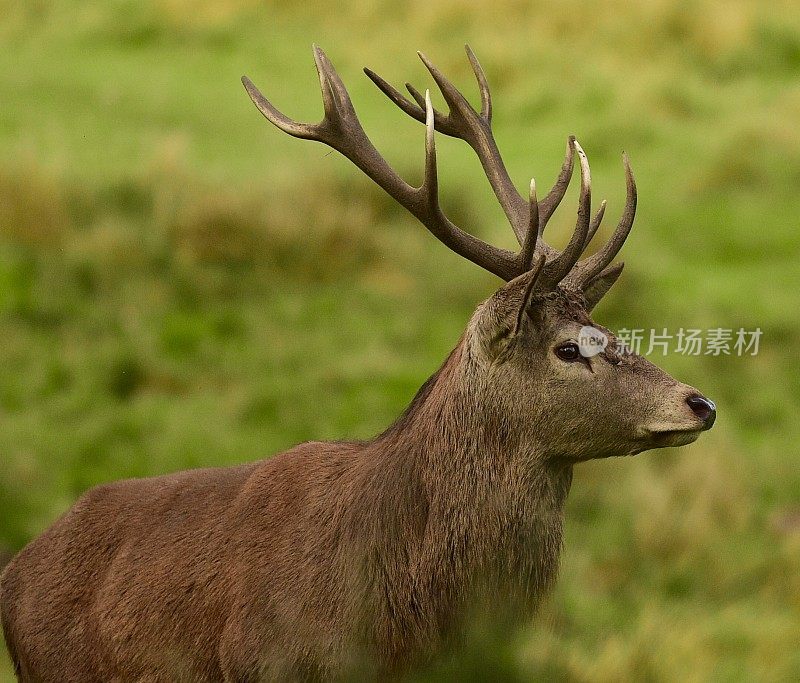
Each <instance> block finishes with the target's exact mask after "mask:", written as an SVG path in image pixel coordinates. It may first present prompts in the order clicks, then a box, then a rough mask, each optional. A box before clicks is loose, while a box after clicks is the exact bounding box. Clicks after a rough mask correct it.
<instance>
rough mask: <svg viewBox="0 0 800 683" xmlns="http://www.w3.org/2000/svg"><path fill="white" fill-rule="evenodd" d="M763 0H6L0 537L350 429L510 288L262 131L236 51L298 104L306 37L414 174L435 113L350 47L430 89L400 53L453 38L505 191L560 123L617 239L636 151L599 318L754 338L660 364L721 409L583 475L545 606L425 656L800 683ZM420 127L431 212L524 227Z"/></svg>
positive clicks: (785, 241)
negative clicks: (481, 107) (701, 427)
mask: <svg viewBox="0 0 800 683" xmlns="http://www.w3.org/2000/svg"><path fill="white" fill-rule="evenodd" d="M766 7H767V5H765V4H764V3H759V2H756V1H755V0H752V1H749V2H748V1H744V0H740V1H736V2H722V1H721V0H720V1H715V0H685V1H682V2H666V1H659V0H644V1H643V2H640V3H637V4H636V5H635V6H633V7H632V6H630V5H629V4H628V3H623V2H610V1H606V2H602V1H595V2H588V1H578V0H560V1H559V2H539V3H526V2H522V1H520V0H496V1H495V2H494V3H492V4H491V6H490V5H489V4H488V3H487V4H485V5H480V6H478V5H475V6H472V5H471V4H468V3H459V2H455V1H454V0H427V1H426V2H421V1H417V0H410V1H409V2H405V3H401V4H398V3H390V2H375V3H368V2H365V1H364V0H352V1H350V2H344V3H338V4H337V5H336V6H335V7H334V6H333V5H331V6H330V7H328V8H327V9H326V8H324V7H322V6H321V5H319V4H317V5H316V6H314V7H313V9H312V8H311V7H310V6H309V7H307V8H301V6H300V5H298V6H295V5H294V3H289V2H275V3H264V2H255V1H254V0H252V1H251V0H214V1H211V0H194V2H190V1H189V0H162V1H161V2H156V1H155V0H153V1H150V2H147V1H145V0H138V1H133V0H113V1H107V2H105V3H91V2H89V3H87V2H83V3H79V2H74V1H71V0H69V1H68V0H50V1H49V2H43V1H42V0H30V1H29V2H26V3H17V2H11V0H0V17H2V19H0V340H1V342H2V346H1V347H0V348H2V356H1V358H2V363H0V454H1V455H0V552H6V553H7V552H13V551H16V550H18V549H19V548H20V547H22V545H24V544H25V543H26V542H27V541H28V540H29V539H31V538H32V537H33V536H35V535H36V534H38V533H39V532H40V531H42V530H43V529H44V528H45V527H46V526H47V525H48V524H49V523H51V522H52V521H53V520H54V519H55V518H56V517H57V516H58V515H59V514H60V513H61V512H62V511H63V510H65V509H66V508H67V507H68V506H69V505H70V504H71V503H72V502H73V501H74V499H75V498H76V497H77V496H78V495H79V494H80V493H81V492H82V491H84V490H85V489H86V488H88V487H90V486H92V485H94V484H96V483H98V482H102V481H107V480H111V479H118V478H123V477H133V476H147V475H155V474H160V473H163V472H169V471H173V470H177V469H182V468H188V467H196V466H205V465H224V464H228V463H236V462H241V461H244V460H252V459H256V458H259V457H264V456H266V455H269V454H271V453H274V452H276V451H278V450H280V449H283V448H285V447H287V446H290V445H291V444H294V443H296V442H298V441H301V440H306V439H309V438H331V439H336V438H354V437H369V436H371V435H373V434H375V433H376V432H378V431H380V430H381V429H382V428H383V427H384V426H386V425H387V424H388V423H389V422H390V421H391V420H392V419H393V418H394V416H396V415H397V414H398V413H399V412H400V411H401V410H402V409H403V407H404V406H405V405H406V404H407V403H408V401H409V400H410V399H411V397H412V396H413V394H414V392H415V391H416V389H417V387H418V386H419V385H420V384H421V383H422V382H423V381H424V380H425V379H426V378H427V376H428V375H429V374H431V373H432V372H433V371H434V370H435V369H436V368H437V367H438V364H439V363H440V362H441V361H442V360H443V359H444V358H445V356H446V354H447V353H448V352H449V350H450V349H451V348H452V346H453V345H455V343H456V341H457V339H458V337H459V335H460V333H461V331H462V328H463V326H464V324H465V323H466V321H467V319H468V317H469V315H470V313H471V311H472V309H473V307H474V306H475V305H476V304H477V302H478V301H480V300H481V299H482V298H483V297H485V296H487V295H488V294H489V293H490V292H491V291H492V289H493V288H494V287H495V286H496V285H497V282H496V281H494V280H493V279H492V278H491V277H490V276H488V275H486V274H483V273H480V272H478V269H477V268H475V267H473V266H471V265H470V264H467V263H462V262H461V261H460V260H459V259H458V257H456V256H455V255H453V254H451V253H450V252H449V251H447V250H446V249H445V248H444V247H442V246H441V245H439V244H438V243H437V242H436V241H435V240H434V239H433V238H432V237H430V236H429V235H428V234H427V233H426V232H425V230H424V229H423V228H422V227H421V226H419V225H417V224H415V223H414V222H413V219H411V218H410V217H408V216H406V215H405V214H404V213H403V212H402V210H401V209H399V208H396V207H395V206H393V205H392V204H391V202H390V201H389V200H387V199H386V198H385V197H384V196H383V195H382V194H381V193H380V191H379V190H378V189H377V188H374V187H373V186H371V185H370V184H369V182H368V181H367V180H366V179H364V178H362V177H361V176H360V174H359V172H358V171H356V170H355V169H353V168H351V167H350V166H349V162H347V161H345V160H343V159H340V158H339V157H338V156H336V155H335V154H330V153H329V152H328V150H327V149H326V148H323V147H322V146H320V145H316V144H312V143H309V142H301V141H296V140H292V139H290V138H288V137H287V136H284V135H283V134H281V133H279V132H278V131H277V130H276V129H274V128H272V127H271V126H269V124H268V123H267V122H266V121H264V120H263V119H262V118H261V117H260V115H259V114H258V113H257V112H256V111H255V109H254V108H253V106H252V104H251V103H250V101H249V99H248V98H247V96H246V95H245V93H244V91H243V89H242V87H241V85H240V83H239V77H240V76H241V75H242V74H243V73H246V74H248V75H249V76H250V77H251V78H252V79H253V80H254V82H255V83H256V84H257V85H258V86H259V87H260V88H261V89H262V90H263V91H264V92H265V93H266V94H267V95H268V96H270V97H271V98H272V100H273V101H274V102H275V103H276V104H277V105H278V106H279V107H281V108H282V109H283V110H284V111H285V112H287V113H288V114H289V115H291V116H295V117H298V118H301V119H317V118H318V117H319V116H320V112H321V104H320V99H319V98H320V96H319V92H318V85H317V83H316V76H315V73H314V67H313V59H312V56H311V50H310V47H311V43H312V42H317V43H319V44H320V45H322V46H323V47H324V48H325V49H326V51H327V52H328V55H329V56H330V58H331V59H332V61H333V62H334V64H335V65H336V67H337V69H338V70H339V72H340V74H341V75H342V77H343V78H344V80H345V82H346V83H347V85H348V87H349V89H350V92H351V94H352V96H353V100H354V102H355V105H356V108H357V110H358V111H359V114H360V117H361V119H362V121H363V122H364V125H365V128H366V129H367V131H368V132H369V133H370V134H371V135H372V137H373V140H374V141H375V142H376V144H377V146H378V147H379V149H382V150H384V151H385V152H386V155H387V157H388V158H389V159H390V160H391V161H392V162H393V163H394V164H395V165H396V166H397V167H398V168H400V169H402V170H403V172H404V173H405V175H406V177H408V178H409V179H412V180H417V179H418V178H419V177H420V172H421V163H422V128H421V126H419V125H418V124H416V123H415V122H412V121H410V120H406V119H405V117H404V115H402V114H401V113H400V112H399V111H397V110H395V109H394V107H393V106H392V105H390V103H388V101H386V100H385V99H384V97H383V96H382V95H381V94H380V93H379V92H378V91H377V90H376V89H375V88H374V86H373V85H372V84H371V83H370V82H369V81H368V79H367V78H366V77H365V76H364V75H363V74H362V73H361V72H360V69H361V67H362V66H365V65H367V66H370V67H371V68H373V69H375V70H376V71H377V72H378V73H380V74H382V75H384V76H385V77H386V78H387V79H389V80H390V81H391V82H393V83H395V84H402V83H403V82H405V80H411V81H412V82H414V83H416V84H417V85H418V86H420V85H423V84H427V83H428V81H426V80H425V72H424V69H423V67H422V65H421V64H420V63H419V61H418V60H417V58H416V55H415V54H414V51H415V50H417V49H421V50H424V51H425V52H426V53H427V54H428V55H429V56H430V57H431V58H432V59H433V60H434V61H435V62H437V63H438V64H439V65H440V67H441V68H442V69H443V70H444V71H445V72H446V73H448V74H450V75H451V76H452V77H453V79H454V80H455V81H456V82H457V83H458V84H459V85H461V86H463V87H464V89H465V91H466V92H469V93H473V94H474V92H475V91H474V86H473V83H472V81H471V74H470V71H469V65H468V63H467V61H466V59H465V57H464V54H463V44H464V43H465V42H469V43H470V45H471V46H472V47H473V49H474V50H475V52H476V53H477V54H478V56H479V57H480V59H481V61H482V63H483V65H484V68H485V69H486V71H487V74H488V76H489V79H490V83H491V84H492V86H493V92H494V101H495V130H496V135H497V138H498V141H499V144H500V147H501V149H503V150H504V152H505V158H506V161H507V164H508V166H509V169H510V171H511V173H512V176H513V177H514V178H515V179H517V181H518V183H519V185H520V187H524V185H525V183H526V182H527V179H528V178H530V176H531V175H534V176H535V177H536V178H537V181H538V183H539V185H540V186H542V187H543V186H546V185H549V183H550V182H551V181H552V179H553V178H554V177H555V174H556V171H557V170H558V167H559V165H560V162H561V157H562V154H563V146H564V142H565V139H566V136H567V135H568V134H570V133H574V134H576V135H577V136H578V138H579V139H580V141H581V143H582V145H583V147H584V149H586V151H587V153H588V155H589V158H590V160H591V162H592V171H593V178H594V186H595V195H596V196H598V197H604V196H605V197H607V198H608V199H609V214H610V220H608V226H606V228H605V230H606V231H608V230H610V227H609V226H613V224H614V222H615V219H616V215H617V212H618V211H619V209H620V207H621V204H622V197H623V193H624V186H623V182H622V167H621V162H620V153H621V151H622V149H623V148H624V149H625V150H627V151H628V152H629V154H630V155H631V159H632V162H633V165H634V168H635V171H636V173H637V179H638V182H639V188H640V198H641V199H640V212H639V218H638V220H637V226H636V228H635V229H634V232H633V235H632V237H631V239H630V240H629V242H628V245H627V246H626V248H625V251H624V252H623V253H624V257H625V261H626V262H627V268H626V273H625V274H624V276H623V278H622V280H621V281H620V283H619V284H618V285H617V287H616V288H615V291H614V293H613V294H612V295H610V296H609V297H608V300H607V301H605V302H604V303H603V304H602V305H601V307H600V308H599V310H598V311H597V318H598V320H600V321H602V322H603V323H604V324H606V325H608V326H609V327H611V328H619V327H623V326H625V327H634V326H636V327H641V328H653V327H655V328H662V327H665V326H666V327H667V328H670V329H673V330H674V329H677V328H679V327H699V328H709V327H720V326H721V327H726V328H736V327H739V326H743V327H745V328H748V329H752V328H755V327H756V326H760V327H761V329H762V330H763V331H764V336H763V338H762V347H761V352H760V353H759V355H758V356H756V357H753V358H751V357H747V358H737V357H735V356H733V357H710V356H704V357H681V356H677V355H671V356H668V357H666V358H663V359H660V358H659V359H656V360H657V362H659V363H660V364H661V365H663V366H664V367H666V368H667V369H669V370H670V371H671V372H673V373H674V374H675V375H677V376H678V377H680V378H681V379H684V380H685V381H687V382H690V383H692V384H694V385H695V386H698V387H700V388H701V389H702V390H703V391H704V392H705V393H706V394H707V395H709V396H711V397H713V398H714V399H715V400H716V401H717V403H718V406H719V413H720V417H719V419H718V421H717V426H716V427H715V429H714V430H713V431H712V432H710V433H709V434H707V435H704V436H703V438H701V440H700V442H698V443H696V444H694V445H692V446H689V447H687V448H685V449H682V450H680V451H660V452H653V453H649V454H643V455H641V456H639V457H637V458H634V459H626V460H618V461H611V462H599V463H591V464H588V465H585V466H581V467H579V468H577V470H576V473H575V475H576V476H575V482H574V484H573V489H572V493H571V496H570V501H569V505H568V508H567V520H568V524H567V534H566V551H565V554H564V563H563V570H562V576H561V580H560V583H559V586H558V589H557V590H556V592H555V594H554V595H553V597H552V599H551V600H550V601H549V603H548V606H547V608H546V609H545V612H544V614H543V615H542V617H541V618H540V619H539V621H538V622H537V623H536V624H535V625H534V626H532V627H531V628H530V629H529V630H527V631H525V632H524V633H522V634H520V636H519V638H518V639H517V641H515V642H512V643H507V642H501V643H496V642H495V643H492V644H491V646H487V648H485V649H486V651H485V652H481V653H480V654H478V653H472V655H471V656H466V655H465V658H464V659H463V661H460V662H458V663H457V665H452V667H455V668H450V669H448V668H447V665H446V664H445V665H443V666H444V667H445V668H444V669H443V670H441V671H438V672H434V673H432V674H431V676H436V675H447V674H448V672H449V673H450V674H452V671H453V670H455V669H456V668H460V671H461V675H462V676H464V675H466V674H465V673H464V671H465V670H467V671H472V672H473V675H474V676H476V677H478V676H480V675H481V672H483V674H484V675H486V674H487V672H488V671H490V670H493V671H494V672H495V674H496V675H499V674H497V671H498V670H502V671H503V672H505V673H504V674H503V675H504V676H505V677H506V678H511V677H512V676H514V675H516V676H517V677H518V678H519V679H521V680H526V679H528V680H529V679H531V678H538V679H542V680H545V679H546V680H554V679H557V680H574V681H620V680H652V681H662V680H663V681H671V680H676V681H677V680H680V681H705V680H720V681H736V680H761V681H790V680H800V648H799V647H798V645H800V517H798V515H797V513H798V510H800V454H798V447H797V444H798V443H800V420H799V419H798V409H800V378H799V377H798V372H797V360H796V355H797V349H798V345H800V308H798V296H797V295H798V290H800V265H798V263H799V257H800V225H798V215H800V198H799V197H798V191H797V189H798V186H799V185H800V129H799V128H798V125H797V124H798V121H800V9H798V7H797V5H796V4H794V3H789V2H775V3H770V4H769V5H768V10H767V9H765V8H766ZM439 149H440V153H439V158H440V168H441V171H440V177H441V179H442V185H443V188H442V193H443V203H444V205H445V208H446V209H447V210H449V212H450V213H451V215H452V216H454V218H455V219H456V221H457V222H458V223H459V224H460V225H462V226H463V227H465V228H467V229H470V230H473V231H474V232H476V233H477V234H479V235H480V236H482V237H484V238H486V239H491V240H493V241H494V242H496V243H499V244H505V245H507V246H511V244H512V240H511V231H510V229H509V228H508V227H507V226H506V224H505V223H504V221H503V219H502V216H501V213H500V211H499V209H497V208H496V207H495V206H494V204H493V199H492V197H491V192H490V190H489V189H488V185H487V183H486V182H485V180H484V179H483V177H482V175H481V172H480V168H479V165H478V164H477V162H476V161H475V160H474V159H473V158H472V156H471V153H470V152H469V150H468V148H466V145H463V143H462V144H459V143H458V142H457V141H451V140H445V139H441V138H440V139H439ZM574 206H575V203H574V192H573V194H571V195H570V196H569V197H568V198H567V200H565V202H564V208H563V209H562V210H561V211H560V213H559V214H557V216H556V218H555V219H554V221H553V223H552V227H551V228H549V230H552V232H551V233H550V239H551V240H554V241H555V242H557V243H563V241H564V240H565V239H566V235H567V230H568V228H569V227H570V226H571V225H572V223H573V222H574V209H573V207H574ZM10 677H11V672H10V667H9V665H8V663H7V661H6V660H5V659H2V663H0V679H8V680H10Z"/></svg>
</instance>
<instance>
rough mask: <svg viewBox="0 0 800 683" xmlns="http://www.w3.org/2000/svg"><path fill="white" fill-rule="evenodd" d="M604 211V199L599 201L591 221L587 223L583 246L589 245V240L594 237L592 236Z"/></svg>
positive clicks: (595, 232)
mask: <svg viewBox="0 0 800 683" xmlns="http://www.w3.org/2000/svg"><path fill="white" fill-rule="evenodd" d="M605 212H606V200H605V199H604V200H603V201H602V202H600V208H599V209H598V210H597V213H596V214H595V215H594V218H592V222H591V223H590V224H589V231H588V232H587V233H586V242H585V243H584V245H583V248H584V249H586V247H588V246H589V242H591V241H592V240H593V239H594V236H595V235H596V234H597V230H598V228H599V227H600V223H602V222H603V215H604V214H605Z"/></svg>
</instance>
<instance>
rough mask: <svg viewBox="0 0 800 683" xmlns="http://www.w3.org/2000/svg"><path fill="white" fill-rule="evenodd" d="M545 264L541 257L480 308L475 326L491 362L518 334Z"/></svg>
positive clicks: (479, 339)
mask: <svg viewBox="0 0 800 683" xmlns="http://www.w3.org/2000/svg"><path fill="white" fill-rule="evenodd" d="M543 265H544V256H540V257H538V258H537V259H536V260H535V262H534V264H533V267H532V268H531V270H529V271H527V272H525V273H523V274H522V275H518V276H517V277H516V278H514V279H513V280H511V281H510V282H509V283H507V284H506V285H505V286H504V287H502V288H501V289H500V290H498V291H497V292H495V294H494V296H493V297H491V299H489V300H488V301H486V302H484V304H483V305H482V306H481V307H480V309H479V310H480V313H479V315H478V316H477V317H476V318H475V319H474V327H473V329H474V331H475V332H476V333H477V334H476V337H475V338H476V340H478V342H479V344H480V347H481V348H482V350H483V353H485V354H486V356H487V357H488V358H489V359H491V360H492V362H494V361H495V360H497V359H498V358H500V357H501V356H502V355H503V353H504V351H505V350H506V349H507V348H508V346H509V343H510V342H511V340H512V339H513V338H514V337H515V336H516V335H517V334H518V333H519V331H520V328H521V327H522V323H523V319H524V316H525V314H526V312H527V311H528V310H529V308H530V300H531V297H532V296H533V293H534V289H535V286H536V282H537V280H538V278H539V275H540V274H541V272H542V267H543Z"/></svg>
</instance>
